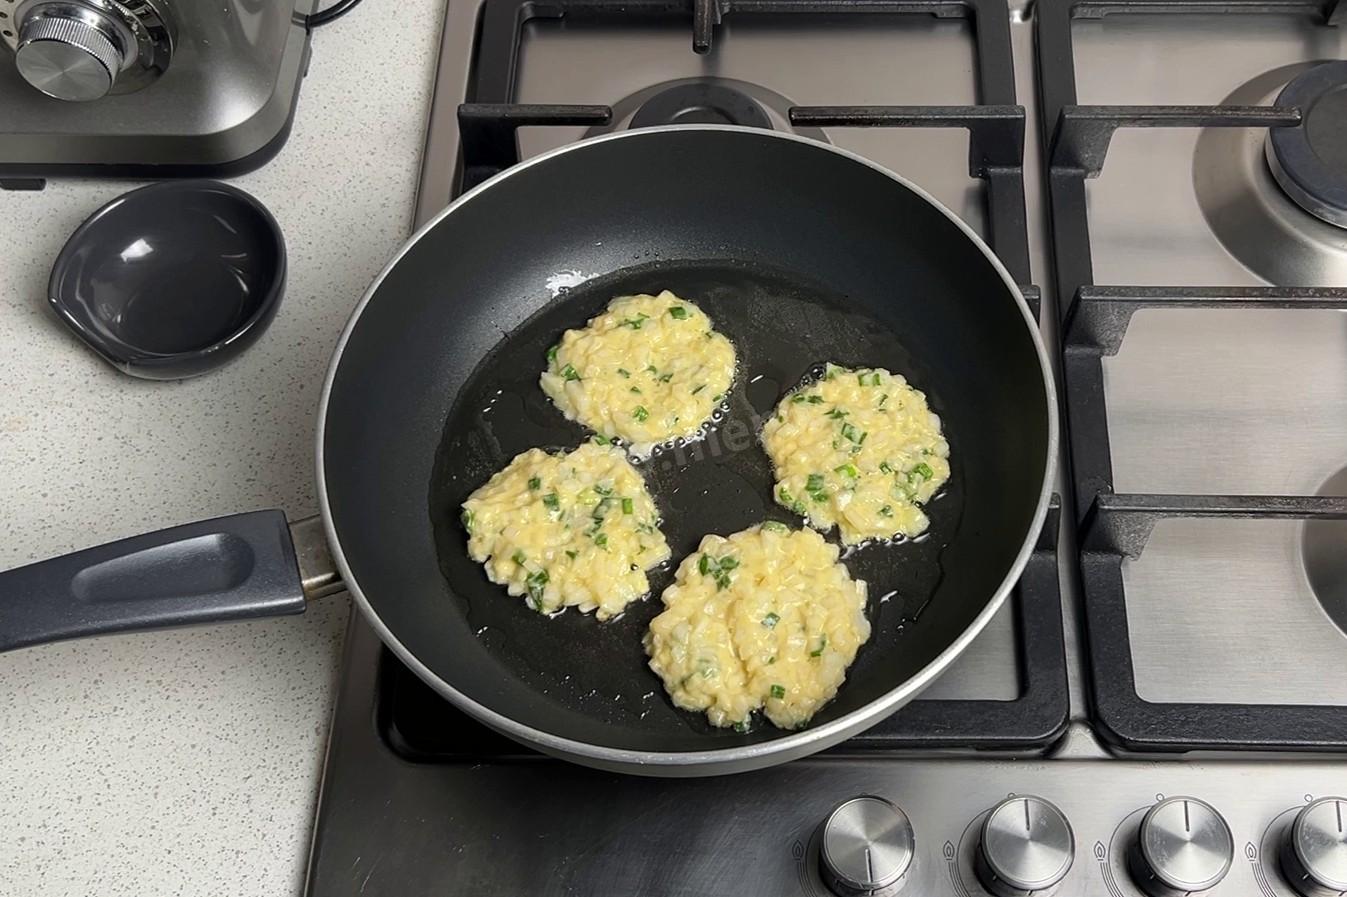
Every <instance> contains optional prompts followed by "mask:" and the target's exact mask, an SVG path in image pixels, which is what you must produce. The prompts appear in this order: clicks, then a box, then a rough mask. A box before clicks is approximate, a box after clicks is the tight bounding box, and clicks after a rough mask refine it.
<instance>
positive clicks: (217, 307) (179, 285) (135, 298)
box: [47, 181, 286, 380]
mask: <svg viewBox="0 0 1347 897" xmlns="http://www.w3.org/2000/svg"><path fill="white" fill-rule="evenodd" d="M285 267H286V266H285V240H284V238H283V237H282V236H281V229H280V227H279V226H278V225H277V224H276V219H275V218H273V217H272V216H271V213H270V212H268V211H267V209H266V207H265V206H263V205H262V204H261V203H260V202H258V201H257V200H256V199H254V198H253V197H252V196H249V195H248V194H247V193H244V192H243V191H242V190H240V189H238V188H237V187H231V186H229V185H228V184H222V183H219V182H218V181H165V182H162V183H158V184H151V185H150V186H148V187H141V188H140V189H138V190H132V191H131V192H130V193H127V194H124V195H122V196H120V197H118V198H117V199H114V200H113V201H112V202H110V203H108V204H107V205H105V206H103V208H101V209H99V210H98V211H97V212H95V213H94V214H93V215H91V216H90V217H89V218H88V220H86V221H85V222H84V223H83V224H81V225H80V226H79V228H78V229H77V230H76V231H75V232H74V233H73V234H71V236H70V239H69V240H67V241H66V244H65V248H63V249H62V250H61V254H60V255H59V256H57V258H56V264H55V265H54V266H53V267H52V271H51V280H50V281H49V282H48V286H47V298H48V301H50V302H51V305H52V308H54V309H55V310H56V313H57V314H58V315H60V317H61V320H63V321H65V323H66V324H67V325H69V326H70V328H71V329H72V330H74V331H75V334H76V335H77V336H78V337H79V338H80V339H82V340H84V342H86V343H87V344H89V346H91V347H92V348H93V349H94V351H96V352H97V353H98V354H99V355H101V356H103V358H105V359H106V360H107V361H108V362H109V363H110V364H112V365H113V366H114V367H116V368H118V369H119V370H121V371H123V372H125V373H127V374H131V375H132V376H135V377H144V378H146V379H150V380H178V379H181V378H184V377H194V376H196V375H197V374H204V373H205V372H206V371H209V370H212V369H214V368H217V367H219V366H220V365H222V364H224V363H225V362H227V361H230V360H232V359H234V358H236V357H237V356H238V355H239V354H240V353H241V352H243V350H244V349H247V348H248V347H249V346H251V345H252V344H253V343H254V342H256V341H257V338H258V337H259V336H261V335H262V332H263V331H264V330H266V329H267V325H268V324H270V323H271V319H272V318H273V317H275V315H276V309H277V307H278V306H279V305H280V302H281V295H282V294H283V293H284V292H285Z"/></svg>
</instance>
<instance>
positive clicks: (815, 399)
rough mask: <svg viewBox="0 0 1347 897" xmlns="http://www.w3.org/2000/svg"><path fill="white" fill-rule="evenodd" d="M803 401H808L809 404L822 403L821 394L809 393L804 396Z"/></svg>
mask: <svg viewBox="0 0 1347 897" xmlns="http://www.w3.org/2000/svg"><path fill="white" fill-rule="evenodd" d="M805 401H806V402H808V403H809V404H811V405H822V404H823V396H821V395H818V394H814V395H811V396H806V397H805Z"/></svg>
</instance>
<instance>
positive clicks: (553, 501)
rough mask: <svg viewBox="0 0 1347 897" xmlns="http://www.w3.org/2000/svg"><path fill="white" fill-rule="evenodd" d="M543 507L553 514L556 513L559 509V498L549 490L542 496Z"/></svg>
mask: <svg viewBox="0 0 1347 897" xmlns="http://www.w3.org/2000/svg"><path fill="white" fill-rule="evenodd" d="M543 507H545V508H547V510H548V511H550V512H552V513H553V514H555V513H558V512H559V511H560V510H561V499H559V498H557V494H556V493H555V492H549V493H547V494H546V495H544V496H543Z"/></svg>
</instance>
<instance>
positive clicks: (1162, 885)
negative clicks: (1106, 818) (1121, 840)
mask: <svg viewBox="0 0 1347 897" xmlns="http://www.w3.org/2000/svg"><path fill="white" fill-rule="evenodd" d="M1234 855H1235V841H1234V838H1233V837H1232V836H1231V834H1230V826H1228V825H1226V824H1225V820H1224V819H1222V818H1221V814H1220V813H1217V812H1216V810H1215V809H1214V808H1213V807H1212V806H1211V805H1210V804H1207V803H1204V802H1202V801H1200V800H1198V799H1196V798H1193V797H1170V798H1166V799H1165V800H1162V801H1160V802H1159V803H1158V804H1156V805H1155V806H1153V807H1151V808H1150V810H1148V811H1147V812H1146V815H1145V816H1144V817H1143V818H1142V820H1141V827H1140V830H1139V831H1138V832H1137V837H1136V841H1135V842H1133V844H1132V847H1131V849H1130V850H1129V851H1128V852H1127V865H1128V869H1129V871H1130V872H1131V873H1132V878H1133V879H1134V880H1135V881H1136V883H1137V885H1138V886H1139V887H1140V888H1141V890H1143V891H1145V892H1146V893H1147V894H1149V895H1150V897H1184V895H1187V894H1193V893H1196V892H1198V891H1205V890H1207V889H1208V888H1214V887H1215V886H1216V885H1217V884H1219V883H1220V881H1221V879H1223V878H1225V874H1226V873H1227V872H1229V871H1230V863H1231V861H1232V860H1233V859H1234Z"/></svg>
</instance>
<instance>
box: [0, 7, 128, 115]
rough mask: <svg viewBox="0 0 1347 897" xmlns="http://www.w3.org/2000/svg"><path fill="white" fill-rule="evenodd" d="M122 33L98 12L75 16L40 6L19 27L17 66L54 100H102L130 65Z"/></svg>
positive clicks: (90, 10) (80, 9)
mask: <svg viewBox="0 0 1347 897" xmlns="http://www.w3.org/2000/svg"><path fill="white" fill-rule="evenodd" d="M71 9H73V7H71ZM100 26H101V27H100ZM116 34H117V30H116V27H115V26H113V25H112V24H111V22H110V21H109V20H107V19H106V17H105V16H103V15H102V14H101V13H99V12H97V11H96V10H94V9H92V8H89V9H87V10H86V9H85V8H84V7H80V8H79V11H78V12H70V11H67V8H66V5H63V6H62V7H61V8H60V9H59V10H57V11H52V12H47V11H46V10H45V8H44V7H38V8H37V9H36V10H35V11H34V12H33V13H32V14H30V15H29V16H28V17H27V18H26V19H25V20H24V22H23V24H22V25H21V26H20V27H19V37H18V43H17V44H16V47H15V56H14V63H15V65H16V66H17V67H18V69H19V74H21V75H23V77H24V79H25V80H26V81H27V82H28V83H29V84H31V85H33V86H34V87H36V88H37V89H38V90H40V91H42V92H43V93H45V94H47V95H48V96H52V97H55V98H56V99H58V100H96V99H98V98H99V97H102V96H104V95H106V94H107V93H108V92H109V91H110V90H112V85H113V83H114V82H115V81H116V80H117V73H118V72H120V71H121V70H122V63H123V62H124V61H125V58H124V56H123V54H122V50H121V48H120V47H119V46H118V45H117V43H116V42H115V41H116V40H117V38H116Z"/></svg>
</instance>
